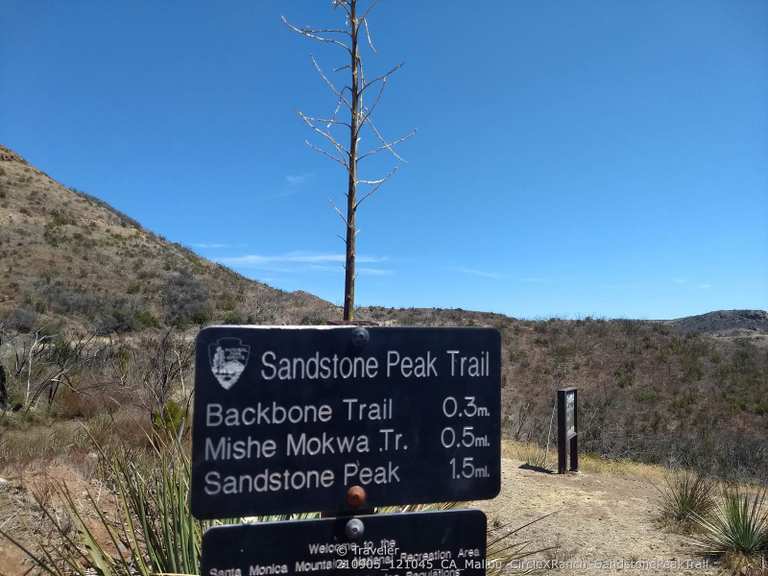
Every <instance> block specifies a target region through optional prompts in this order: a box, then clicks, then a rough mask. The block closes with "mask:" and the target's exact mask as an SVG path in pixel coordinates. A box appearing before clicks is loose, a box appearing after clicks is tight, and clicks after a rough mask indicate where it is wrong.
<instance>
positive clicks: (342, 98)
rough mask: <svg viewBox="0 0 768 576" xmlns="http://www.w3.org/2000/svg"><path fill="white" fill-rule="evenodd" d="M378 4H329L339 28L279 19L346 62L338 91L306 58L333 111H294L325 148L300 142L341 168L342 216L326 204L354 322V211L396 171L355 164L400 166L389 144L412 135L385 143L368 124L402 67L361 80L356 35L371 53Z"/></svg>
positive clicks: (347, 315) (337, 0) (342, 0)
mask: <svg viewBox="0 0 768 576" xmlns="http://www.w3.org/2000/svg"><path fill="white" fill-rule="evenodd" d="M378 2H379V0H370V2H368V4H367V6H366V8H365V10H359V8H360V5H361V4H362V3H361V2H358V0H333V2H332V5H333V8H334V9H337V8H341V10H342V11H343V12H344V15H345V24H344V27H343V28H312V27H298V26H294V25H293V24H291V23H290V22H288V20H287V19H286V18H285V17H283V22H284V23H285V25H286V26H288V28H290V29H291V30H293V31H294V32H296V33H297V34H300V35H301V36H303V37H305V38H309V39H310V40H314V41H316V42H320V43H323V44H328V45H331V46H335V47H338V48H340V49H342V50H343V51H344V52H346V56H347V57H348V58H349V63H348V64H342V65H341V66H339V67H337V68H335V69H334V70H333V72H345V73H346V74H348V76H347V78H348V81H349V84H345V85H344V86H343V87H342V88H338V87H337V85H336V83H334V82H333V81H332V80H331V78H330V77H329V76H328V75H326V73H325V72H324V71H323V69H322V68H321V67H320V64H319V63H318V61H317V59H316V58H315V57H314V56H312V64H313V65H314V67H315V70H316V71H317V73H318V74H319V75H320V78H321V79H322V80H323V82H324V83H325V85H326V86H327V87H328V88H329V89H330V91H331V92H332V93H333V95H334V98H335V100H336V106H335V109H334V111H333V113H332V114H331V115H330V116H327V117H318V116H309V115H307V114H304V113H303V112H299V113H298V114H299V117H300V118H301V119H302V120H303V121H304V123H305V124H306V125H307V126H309V128H310V129H311V130H312V131H313V132H314V133H315V134H316V135H317V136H318V137H320V138H322V139H323V140H324V141H325V142H326V146H325V147H323V146H318V145H316V144H313V143H312V142H310V141H309V140H307V141H306V144H307V145H308V146H309V147H310V148H312V149H313V150H315V151H317V152H319V153H320V154H322V155H324V156H326V157H327V158H330V159H331V160H333V161H334V162H337V163H338V164H339V165H340V166H342V167H343V168H344V170H345V172H346V176H347V192H346V205H347V206H346V212H345V213H344V212H342V211H341V210H340V209H339V208H338V207H337V206H336V205H335V204H332V205H333V209H334V210H335V211H336V213H337V214H338V215H339V217H340V218H341V220H342V221H343V222H344V228H345V236H344V237H341V236H340V237H341V239H342V241H343V242H344V244H345V246H346V255H345V264H344V320H353V319H354V308H355V254H356V252H355V249H356V239H357V233H358V231H359V230H358V228H357V224H356V222H357V210H358V208H360V205H361V204H362V203H363V202H365V200H367V199H368V198H370V197H371V196H373V195H374V194H375V193H376V191H377V190H378V189H379V188H380V187H381V185H382V184H384V182H386V181H387V180H389V179H390V178H391V177H392V176H393V175H394V174H395V172H397V169H398V166H397V163H396V164H395V166H394V167H393V168H392V170H390V171H389V172H388V173H387V174H385V175H384V176H382V177H379V178H373V179H370V178H367V179H366V178H360V176H359V173H358V164H359V162H360V161H361V160H364V159H365V158H368V157H370V156H373V155H374V154H378V153H379V152H388V153H389V154H391V155H392V157H393V158H394V159H395V161H396V162H405V160H404V159H403V158H402V157H401V156H400V155H399V154H398V153H397V152H396V151H395V146H397V145H398V144H400V143H402V142H404V141H405V140H407V139H409V138H410V137H411V136H413V135H414V134H415V131H411V132H409V133H408V134H406V135H405V136H402V137H400V138H397V139H395V140H387V139H386V138H385V137H384V135H383V134H382V132H381V130H379V128H378V127H377V126H376V124H375V123H374V118H373V113H374V111H375V110H376V107H377V106H378V104H379V102H380V101H381V96H382V94H383V93H384V88H386V86H387V82H388V81H389V79H390V77H391V76H392V75H393V74H394V73H395V72H397V71H398V70H399V69H400V68H402V66H403V64H402V63H401V64H398V65H397V66H395V67H393V68H391V69H390V70H389V71H388V72H386V73H384V74H381V75H380V76H376V77H374V78H373V79H371V80H368V79H366V76H365V68H364V66H363V59H362V57H361V51H360V47H361V38H360V33H361V32H363V33H364V34H365V38H364V39H362V40H363V42H365V43H367V45H368V47H369V48H370V50H371V51H372V52H374V53H375V52H376V48H375V47H374V44H373V40H372V38H371V32H370V29H369V27H368V16H369V15H370V12H371V10H372V9H373V8H374V6H376V4H378ZM371 92H374V93H375V95H374V96H371V98H370V103H369V104H366V103H365V102H368V100H365V101H364V98H367V97H368V96H369V94H370V93H371ZM342 110H344V115H343V117H342V116H340V113H341V111H342ZM347 112H348V115H347ZM365 128H368V131H369V132H370V134H371V135H372V138H373V141H374V144H373V146H372V147H371V148H370V149H368V150H366V151H364V152H362V153H361V152H360V143H361V140H362V134H363V130H364V129H365ZM340 133H341V134H346V136H348V141H349V144H348V145H347V146H345V145H344V144H342V142H341V138H342V136H341V135H340ZM328 145H330V147H328ZM360 185H363V186H367V188H366V189H365V191H364V192H363V193H362V194H361V195H358V186H360Z"/></svg>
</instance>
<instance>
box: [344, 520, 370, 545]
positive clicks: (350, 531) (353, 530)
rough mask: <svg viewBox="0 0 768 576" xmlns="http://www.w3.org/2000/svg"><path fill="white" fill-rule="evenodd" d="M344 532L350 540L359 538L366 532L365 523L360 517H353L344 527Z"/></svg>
mask: <svg viewBox="0 0 768 576" xmlns="http://www.w3.org/2000/svg"><path fill="white" fill-rule="evenodd" d="M344 533H345V534H346V535H347V538H349V539H350V540H357V539H359V538H360V537H362V535H363V534H364V533H365V524H363V521H362V520H360V519H359V518H352V519H351V520H350V521H349V522H347V525H346V526H345V527H344Z"/></svg>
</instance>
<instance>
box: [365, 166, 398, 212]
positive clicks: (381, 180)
mask: <svg viewBox="0 0 768 576" xmlns="http://www.w3.org/2000/svg"><path fill="white" fill-rule="evenodd" d="M399 169H400V167H399V166H395V167H394V168H392V170H391V171H390V172H389V174H387V175H386V176H384V177H383V178H379V179H378V180H359V182H360V183H362V184H374V187H373V188H371V189H370V190H369V191H368V192H367V193H365V194H364V195H363V196H362V198H360V200H358V201H357V203H356V204H355V210H357V209H358V208H359V207H360V204H362V203H363V202H365V201H366V200H367V199H368V198H370V197H371V196H373V195H374V194H375V193H376V191H377V190H378V189H379V188H381V185H382V184H384V182H386V181H387V180H389V179H390V178H392V176H394V175H395V174H396V173H397V171H398V170H399Z"/></svg>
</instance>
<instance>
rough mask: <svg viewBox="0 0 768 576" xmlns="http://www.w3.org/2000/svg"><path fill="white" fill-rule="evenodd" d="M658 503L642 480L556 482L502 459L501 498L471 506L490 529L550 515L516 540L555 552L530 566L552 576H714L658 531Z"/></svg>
mask: <svg viewBox="0 0 768 576" xmlns="http://www.w3.org/2000/svg"><path fill="white" fill-rule="evenodd" d="M657 500H658V492H657V491H656V489H655V488H654V486H653V484H652V482H651V480H650V479H648V478H647V477H643V476H623V475H622V476H618V475H614V474H611V473H598V472H579V473H576V474H567V475H562V476H561V475H558V474H550V473H547V472H543V471H538V470H533V469H530V468H526V467H525V465H524V464H523V462H521V461H517V460H511V459H506V458H505V459H503V460H502V489H501V494H500V495H499V496H498V497H497V498H496V499H494V500H492V501H488V502H481V503H478V504H477V505H478V507H479V508H481V509H483V510H484V511H485V512H486V514H487V516H488V522H489V525H493V524H494V523H495V524H497V525H498V524H500V523H503V524H507V523H510V526H511V527H517V526H521V525H523V524H526V523H527V522H530V521H532V520H535V519H536V518H539V517H541V516H543V515H545V514H548V513H550V512H555V514H553V515H552V516H550V517H548V518H545V519H544V520H541V521H540V522H536V523H534V524H532V525H531V526H529V527H528V528H526V529H525V530H524V531H522V532H520V537H521V538H522V539H524V540H532V541H533V543H532V546H534V547H535V548H537V549H538V548H542V547H549V546H554V547H557V548H558V549H557V550H556V551H554V550H553V551H549V552H544V553H542V554H539V555H537V556H535V557H533V558H532V562H535V563H536V565H537V566H539V567H542V568H545V569H546V568H549V569H550V570H551V571H552V572H553V573H557V574H563V575H568V576H571V575H573V576H575V575H581V574H600V573H602V574H623V575H627V576H630V575H636V574H637V575H639V574H643V575H644V576H654V575H657V574H689V575H691V574H696V575H703V574H717V573H718V569H717V567H716V566H714V565H713V564H712V563H709V564H708V565H707V564H706V560H704V559H702V558H700V557H697V556H695V555H693V554H691V547H690V545H689V544H687V543H686V542H685V538H684V537H682V536H680V535H677V534H672V533H670V532H669V531H666V530H665V529H664V528H663V527H662V526H660V525H659V524H658V522H657V519H656V515H657V505H656V503H657ZM528 565H529V566H531V565H532V564H528Z"/></svg>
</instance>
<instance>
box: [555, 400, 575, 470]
mask: <svg viewBox="0 0 768 576" xmlns="http://www.w3.org/2000/svg"><path fill="white" fill-rule="evenodd" d="M576 392H577V390H576V388H562V389H560V390H558V391H557V470H558V473H560V474H565V473H566V471H567V468H568V453H569V452H570V457H571V471H572V472H577V471H578V470H579V437H578V411H577V401H576Z"/></svg>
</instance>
